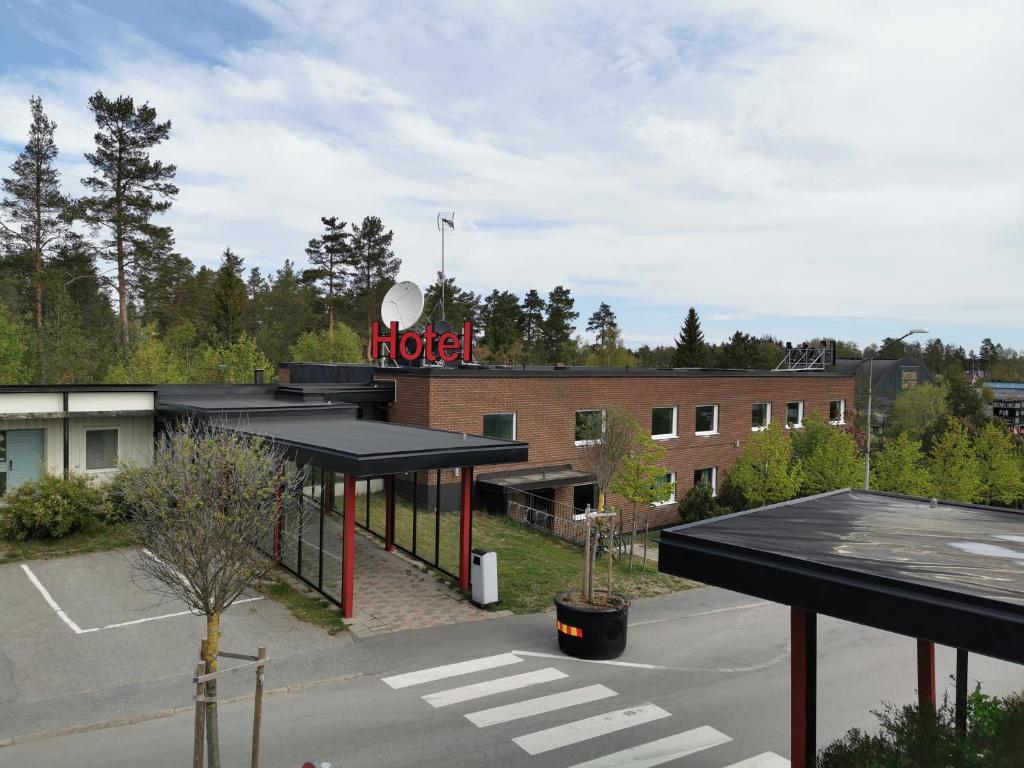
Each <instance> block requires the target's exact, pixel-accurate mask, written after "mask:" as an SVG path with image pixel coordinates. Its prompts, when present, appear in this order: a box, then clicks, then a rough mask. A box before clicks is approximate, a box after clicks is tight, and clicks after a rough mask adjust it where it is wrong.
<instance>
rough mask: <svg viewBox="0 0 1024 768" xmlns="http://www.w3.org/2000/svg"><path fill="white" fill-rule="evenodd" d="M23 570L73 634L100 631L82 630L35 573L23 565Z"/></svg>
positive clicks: (96, 628)
mask: <svg viewBox="0 0 1024 768" xmlns="http://www.w3.org/2000/svg"><path fill="white" fill-rule="evenodd" d="M21 569H22V570H23V571H24V572H25V575H26V576H28V580H29V581H31V582H32V584H33V586H35V588H36V589H38V590H39V594H41V595H42V596H43V599H44V600H45V601H46V603H47V605H49V606H50V607H51V608H53V610H54V611H56V613H57V615H58V616H60V618H61V621H63V622H64V623H65V624H67V625H68V626H69V627H71V631H72V632H74V633H75V634H76V635H84V634H85V633H86V632H95V631H96V630H98V629H99V627H95V628H94V629H82V628H81V627H80V626H78V625H77V624H75V622H73V621H72V620H71V619H70V617H68V615H67V614H66V613H64V611H63V610H61V607H60V606H59V605H57V601H56V600H54V599H53V597H52V596H51V595H50V593H49V592H47V591H46V587H44V586H43V584H42V582H41V581H39V579H37V578H36V575H35V574H34V573H32V569H31V568H29V567H28V566H27V565H24V564H22V566H21Z"/></svg>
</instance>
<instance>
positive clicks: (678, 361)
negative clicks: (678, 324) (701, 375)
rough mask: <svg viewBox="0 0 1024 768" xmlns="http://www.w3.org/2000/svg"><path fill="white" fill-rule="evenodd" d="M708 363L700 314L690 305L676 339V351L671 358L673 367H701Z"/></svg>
mask: <svg viewBox="0 0 1024 768" xmlns="http://www.w3.org/2000/svg"><path fill="white" fill-rule="evenodd" d="M707 364H708V347H707V344H705V343H704V332H703V331H702V330H701V328H700V316H699V315H698V314H697V310H696V309H694V308H693V307H690V311H689V312H687V313H686V320H684V321H683V327H682V328H681V329H680V330H679V337H678V338H677V339H676V351H675V355H674V356H673V358H672V366H673V367H674V368H703V367H704V366H706V365H707Z"/></svg>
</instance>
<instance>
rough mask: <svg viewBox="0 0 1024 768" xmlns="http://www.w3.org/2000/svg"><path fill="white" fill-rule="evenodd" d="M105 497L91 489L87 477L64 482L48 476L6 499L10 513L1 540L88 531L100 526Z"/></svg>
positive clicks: (0, 531) (2, 525)
mask: <svg viewBox="0 0 1024 768" xmlns="http://www.w3.org/2000/svg"><path fill="white" fill-rule="evenodd" d="M102 500H103V493H102V492H101V491H98V490H96V489H95V488H92V487H90V486H89V484H88V483H87V482H86V481H85V478H84V477H81V476H72V477H71V478H70V479H68V480H65V479H64V478H62V477H57V476H55V475H45V476H43V477H42V478H40V479H39V480H35V481H32V482H27V483H22V484H21V485H19V486H18V488H17V489H16V490H15V491H14V492H13V493H10V494H8V495H7V509H6V510H4V515H3V517H2V518H0V538H4V539H8V540H12V541H25V540H26V539H59V538H63V537H64V536H67V535H68V534H69V533H74V532H76V531H81V530H88V529H89V528H91V527H92V526H93V525H95V524H97V523H98V522H99V518H98V514H99V512H100V509H99V507H100V504H101V502H102Z"/></svg>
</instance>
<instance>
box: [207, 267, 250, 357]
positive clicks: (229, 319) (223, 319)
mask: <svg viewBox="0 0 1024 768" xmlns="http://www.w3.org/2000/svg"><path fill="white" fill-rule="evenodd" d="M242 263H243V260H242V257H241V256H239V255H238V254H236V253H235V252H234V251H232V250H231V249H230V248H225V249H224V254H223V255H222V256H221V262H220V267H219V268H218V269H217V275H216V277H215V278H214V281H213V327H214V331H215V338H216V339H217V341H218V342H219V343H221V344H230V343H231V342H233V341H234V340H235V339H237V338H238V335H239V334H240V333H241V332H242V321H243V316H244V314H245V303H246V301H247V299H248V293H247V292H246V290H245V281H243V280H242Z"/></svg>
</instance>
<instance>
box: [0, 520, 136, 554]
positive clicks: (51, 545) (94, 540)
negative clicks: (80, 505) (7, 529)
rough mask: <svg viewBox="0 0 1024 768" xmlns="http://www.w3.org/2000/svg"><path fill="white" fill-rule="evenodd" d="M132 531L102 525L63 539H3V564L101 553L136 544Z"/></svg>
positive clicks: (116, 526)
mask: <svg viewBox="0 0 1024 768" xmlns="http://www.w3.org/2000/svg"><path fill="white" fill-rule="evenodd" d="M134 545H135V542H134V541H133V539H132V536H131V533H130V532H129V530H128V526H126V525H100V526H98V527H97V528H96V530H94V531H89V532H85V531H80V532H78V533H72V534H70V535H69V536H65V537H64V538H63V539H43V540H36V541H3V540H0V563H9V562H15V561H17V560H46V559H48V558H51V557H66V556H67V555H81V554H85V553H87V552H101V551H103V550H107V549H120V548H122V547H131V546H134Z"/></svg>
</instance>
